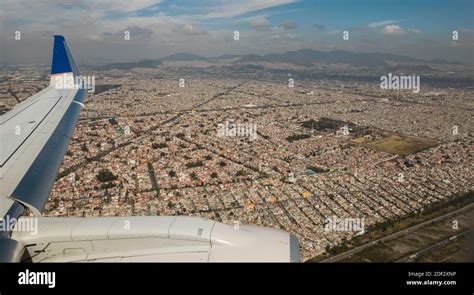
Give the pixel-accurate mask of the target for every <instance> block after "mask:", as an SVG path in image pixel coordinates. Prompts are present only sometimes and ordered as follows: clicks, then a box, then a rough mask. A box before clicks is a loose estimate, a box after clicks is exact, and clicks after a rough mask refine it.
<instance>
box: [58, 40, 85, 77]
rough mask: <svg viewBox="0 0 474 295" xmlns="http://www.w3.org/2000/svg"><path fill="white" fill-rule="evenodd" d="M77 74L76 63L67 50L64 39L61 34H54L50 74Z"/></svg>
mask: <svg viewBox="0 0 474 295" xmlns="http://www.w3.org/2000/svg"><path fill="white" fill-rule="evenodd" d="M70 72H73V73H74V74H76V75H78V74H79V70H78V69H77V66H76V63H75V62H74V59H73V57H72V55H71V52H70V51H69V48H68V46H67V44H66V40H65V39H64V37H63V36H61V35H54V46H53V62H52V64H51V74H61V73H70Z"/></svg>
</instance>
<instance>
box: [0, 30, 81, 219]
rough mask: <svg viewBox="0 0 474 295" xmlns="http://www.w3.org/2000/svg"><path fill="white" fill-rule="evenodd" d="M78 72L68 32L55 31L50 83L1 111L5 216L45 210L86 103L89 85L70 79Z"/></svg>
mask: <svg viewBox="0 0 474 295" xmlns="http://www.w3.org/2000/svg"><path fill="white" fill-rule="evenodd" d="M78 76H79V70H78V69H77V66H76V64H75V62H74V59H73V57H72V55H71V53H70V51H69V48H68V46H67V44H66V41H65V39H64V37H63V36H59V35H56V36H54V46H53V58H52V66H51V80H50V85H49V86H48V87H47V88H45V89H43V90H42V91H40V92H39V93H37V94H35V95H33V96H32V97H30V98H28V99H26V100H24V101H22V102H21V103H19V104H18V105H16V106H15V107H14V108H13V109H12V110H10V111H9V112H8V113H6V114H4V115H3V116H1V117H0V216H2V217H4V216H7V215H8V216H10V217H11V218H13V217H18V216H19V215H20V214H21V212H22V208H23V206H25V207H27V208H28V209H30V210H31V211H32V212H33V213H34V214H35V215H40V214H41V212H42V210H43V208H44V205H45V204H46V202H47V200H48V195H49V192H50V190H51V186H52V185H53V182H54V180H55V178H56V175H57V172H58V169H59V166H60V164H61V162H62V159H63V156H64V154H65V153H66V149H67V146H68V143H69V140H70V137H71V135H72V133H73V130H74V126H75V124H76V121H77V119H78V117H79V113H80V110H81V108H82V106H83V105H82V101H83V99H84V94H85V89H84V87H82V88H81V89H77V88H78V87H74V85H72V84H70V83H69V82H71V81H74V79H75V77H78ZM68 83H69V84H68ZM70 86H73V87H70Z"/></svg>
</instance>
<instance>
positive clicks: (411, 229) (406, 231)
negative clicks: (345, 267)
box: [320, 203, 474, 262]
mask: <svg viewBox="0 0 474 295" xmlns="http://www.w3.org/2000/svg"><path fill="white" fill-rule="evenodd" d="M472 208H474V203H473V204H469V205H467V206H465V207H463V208H460V209H458V210H455V211H452V212H449V213H446V214H444V215H441V216H438V217H436V218H433V219H430V220H428V221H425V222H422V223H420V224H417V225H414V226H412V227H409V228H406V229H404V230H401V231H398V232H396V233H393V234H390V235H388V236H385V237H383V238H380V239H377V240H374V241H372V242H370V243H367V244H364V245H362V246H359V247H356V248H354V249H351V250H349V251H346V252H344V253H341V254H338V255H335V256H332V257H329V258H327V259H324V260H321V261H320V262H337V261H339V260H341V259H344V258H347V257H350V256H352V255H354V254H356V253H359V252H360V251H362V250H364V249H366V248H368V247H370V246H373V245H375V244H377V243H379V242H386V241H390V240H393V239H395V238H398V237H401V236H403V235H406V234H409V233H411V232H414V231H416V230H418V229H420V228H422V227H424V226H426V225H429V224H431V223H435V222H439V221H442V220H444V219H446V218H449V217H451V216H455V215H458V214H459V213H462V212H464V211H468V210H470V209H472Z"/></svg>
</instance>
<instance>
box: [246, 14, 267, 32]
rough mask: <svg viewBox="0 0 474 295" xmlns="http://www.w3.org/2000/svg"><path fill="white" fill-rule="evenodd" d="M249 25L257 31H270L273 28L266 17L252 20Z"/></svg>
mask: <svg viewBox="0 0 474 295" xmlns="http://www.w3.org/2000/svg"><path fill="white" fill-rule="evenodd" d="M249 23H250V25H251V26H252V27H253V28H254V29H255V30H257V31H268V30H270V29H271V28H272V24H271V23H270V22H269V21H268V20H267V19H266V18H264V17H258V18H253V19H250V20H249Z"/></svg>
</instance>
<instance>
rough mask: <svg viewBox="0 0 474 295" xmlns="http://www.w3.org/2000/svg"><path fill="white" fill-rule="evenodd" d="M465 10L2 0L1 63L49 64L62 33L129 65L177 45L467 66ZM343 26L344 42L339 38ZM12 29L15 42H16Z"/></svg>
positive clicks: (201, 50) (431, 4)
mask: <svg viewBox="0 0 474 295" xmlns="http://www.w3.org/2000/svg"><path fill="white" fill-rule="evenodd" d="M45 4H47V5H45ZM460 7H462V8H465V9H460ZM473 11H474V4H473V2H472V1H464V0H459V1H442V0H436V1H417V2H416V3H412V1H391V0H387V1H378V2H373V1H368V0H366V1H357V2H350V1H325V0H323V1H307V0H261V1H250V0H243V1H239V2H238V3H236V2H234V1H214V0H208V1H204V2H199V3H196V2H193V1H188V0H178V1H167V0H141V1H108V0H101V1H91V0H69V1H67V3H66V4H57V3H56V1H53V0H46V1H43V3H36V2H34V3H29V2H28V1H23V0H20V1H17V0H5V1H4V4H3V8H2V12H0V25H1V27H0V34H1V38H2V40H3V42H2V46H1V47H0V50H1V52H0V63H2V64H48V63H49V59H50V54H51V52H50V50H51V40H52V38H51V36H52V35H54V34H62V35H64V36H65V37H66V38H67V40H68V42H69V43H70V45H71V47H73V48H74V50H73V53H74V55H75V56H76V59H77V60H78V62H80V63H82V64H94V63H95V64H107V63H115V62H133V61H140V60H145V59H158V58H162V57H165V56H169V55H172V54H176V53H182V52H184V53H190V54H196V55H200V56H204V57H216V56H220V55H223V54H237V55H247V54H258V55H265V54H269V53H283V52H287V51H295V50H300V49H313V50H318V51H326V52H327V51H332V50H345V51H349V52H361V53H388V54H395V55H402V56H409V57H412V58H417V59H425V60H431V59H444V60H447V61H457V62H461V63H467V64H473V63H474V58H473V55H472V53H473V51H474V25H473V19H474V15H473V14H474V13H473ZM454 30H456V31H457V34H458V36H457V37H458V39H457V40H453V31H454ZM235 31H238V32H239V40H235V38H234V33H235ZM344 31H347V32H348V33H349V36H348V37H349V38H348V40H344V39H343V35H344ZM17 32H20V33H21V40H16V39H15V37H17V36H16V35H15V34H16V33H17ZM125 32H129V33H130V35H129V36H130V38H129V40H126V38H125V35H126V33H125Z"/></svg>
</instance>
